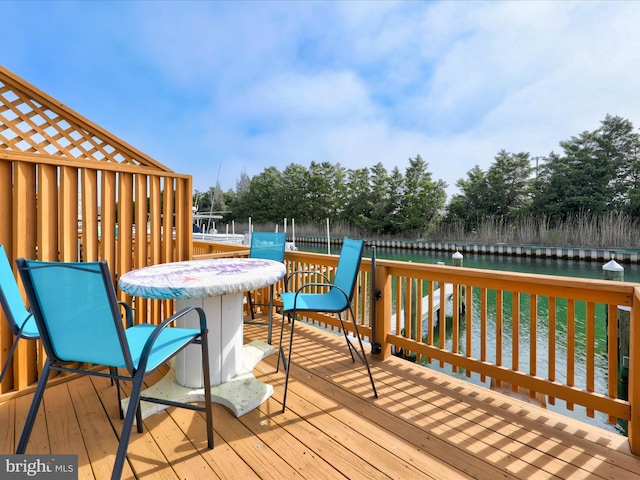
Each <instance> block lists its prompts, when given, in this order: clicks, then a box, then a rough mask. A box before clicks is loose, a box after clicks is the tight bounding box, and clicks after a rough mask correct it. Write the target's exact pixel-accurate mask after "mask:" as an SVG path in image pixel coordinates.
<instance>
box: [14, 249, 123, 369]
mask: <svg viewBox="0 0 640 480" xmlns="http://www.w3.org/2000/svg"><path fill="white" fill-rule="evenodd" d="M16 263H17V265H18V270H19V272H20V276H21V277H22V283H23V285H24V288H25V290H26V292H27V297H28V299H29V303H30V305H31V310H32V312H33V315H34V317H35V320H36V323H37V325H38V329H39V330H40V336H41V339H42V344H43V346H44V349H45V351H46V353H47V356H48V357H49V359H50V360H51V361H52V362H53V363H54V364H55V363H65V362H86V363H93V364H99V365H108V366H115V367H123V368H127V369H128V370H129V371H131V372H132V371H133V366H132V365H133V363H132V361H131V354H130V352H129V348H128V344H127V342H126V338H125V333H124V327H123V325H122V319H121V314H120V311H119V307H118V302H117V299H116V293H115V289H114V287H113V283H112V282H111V276H110V274H109V268H108V266H107V263H106V262H104V261H102V262H39V261H35V260H25V259H24V258H19V259H18V260H16Z"/></svg>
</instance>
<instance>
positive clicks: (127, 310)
mask: <svg viewBox="0 0 640 480" xmlns="http://www.w3.org/2000/svg"><path fill="white" fill-rule="evenodd" d="M118 305H120V306H121V307H123V308H124V315H125V319H126V325H127V327H126V328H129V327H132V326H133V311H132V309H131V305H129V304H128V303H127V302H123V301H122V300H118Z"/></svg>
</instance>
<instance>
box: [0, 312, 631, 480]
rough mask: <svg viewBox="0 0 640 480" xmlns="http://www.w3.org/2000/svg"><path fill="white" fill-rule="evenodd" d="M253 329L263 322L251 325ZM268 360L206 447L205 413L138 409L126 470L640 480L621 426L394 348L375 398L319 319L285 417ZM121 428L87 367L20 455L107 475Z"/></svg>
mask: <svg viewBox="0 0 640 480" xmlns="http://www.w3.org/2000/svg"><path fill="white" fill-rule="evenodd" d="M276 332H277V333H279V323H278V324H276V325H274V339H277V338H278V335H276ZM256 338H259V339H262V340H265V339H266V329H265V328H264V327H259V326H250V325H246V326H245V339H246V340H247V341H250V340H253V339H256ZM275 365H276V356H275V355H273V356H270V357H268V358H267V359H265V360H263V361H261V362H260V363H259V364H258V365H257V366H256V369H255V374H256V376H257V377H258V378H260V379H261V380H262V381H264V382H268V383H271V384H272V385H273V386H274V389H275V393H274V395H273V396H272V397H271V398H270V399H269V400H268V401H266V402H265V403H263V404H262V405H261V406H260V407H259V408H258V409H256V410H253V411H251V412H249V413H247V414H246V415H244V416H242V417H240V418H235V416H233V415H232V414H231V413H229V411H228V410H226V409H225V408H224V407H222V406H220V405H214V427H215V449H214V450H207V449H206V433H205V426H204V419H203V417H202V415H201V414H200V413H196V412H191V411H186V410H183V409H175V408H171V409H169V410H167V411H165V412H162V413H159V414H157V415H153V416H151V417H149V418H147V419H146V420H145V421H144V427H145V432H144V434H142V435H140V434H137V433H136V432H135V431H134V433H133V434H132V437H131V442H130V445H129V453H128V463H127V464H125V471H124V474H123V478H149V479H156V478H167V479H173V478H175V479H178V478H180V479H188V480H198V479H211V478H229V479H252V478H261V479H270V478H273V479H287V478H310V479H313V478H318V479H322V480H328V479H339V478H345V479H359V478H363V479H365V478H366V479H383V478H401V479H427V478H434V479H435V478H442V479H446V480H451V479H454V478H474V479H488V480H495V479H497V478H518V479H521V478H535V479H538V478H560V479H567V478H607V479H632V478H638V479H640V473H638V472H640V457H636V456H634V455H632V454H631V453H630V450H629V446H628V442H627V439H626V438H625V437H623V436H620V435H617V434H615V433H612V432H609V431H606V430H603V429H600V428H597V427H594V426H591V425H587V424H585V423H582V422H579V421H576V420H573V419H571V418H568V417H564V416H562V415H559V414H556V413H554V412H551V411H548V410H544V409H541V408H538V407H536V406H533V405H530V404H527V403H525V402H521V401H519V400H517V399H512V398H510V397H507V396H504V395H501V394H499V393H496V392H492V391H490V390H487V389H484V388H482V387H479V386H476V385H473V384H470V383H467V382H464V381H461V380H458V379H455V378H452V377H449V376H447V375H445V374H440V373H438V372H435V371H432V370H429V369H425V368H422V367H420V366H417V365H414V364H411V363H408V362H405V361H402V360H399V359H396V358H392V359H389V360H388V361H386V362H384V363H381V362H378V361H375V360H373V361H372V371H373V375H374V378H375V380H376V386H377V388H378V392H379V395H380V398H378V399H375V398H373V396H372V393H371V386H370V384H369V380H368V377H367V375H366V370H365V368H364V366H363V365H362V364H360V363H356V364H355V366H354V364H352V363H351V359H350V357H349V356H348V353H347V350H346V346H345V344H344V340H343V339H342V338H340V337H338V336H336V335H332V334H329V333H326V332H324V331H322V330H320V329H317V328H313V327H309V326H306V325H303V324H300V325H298V326H296V338H295V340H294V352H293V365H292V370H291V379H290V386H289V398H288V400H287V411H286V412H285V413H284V414H283V413H281V408H282V404H281V400H282V393H283V384H284V375H283V374H282V372H280V373H275ZM159 375H160V374H158V375H156V376H155V377H151V378H152V381H153V380H154V379H155V380H156V381H157V379H158V378H160V376H159ZM31 398H32V395H25V396H23V397H19V398H17V399H13V400H9V401H6V402H4V403H1V404H0V424H1V425H4V426H6V427H5V428H3V429H2V431H1V432H0V451H1V452H3V453H12V452H13V451H14V449H15V445H16V442H17V440H18V437H19V435H20V432H21V431H22V425H23V421H24V419H25V417H26V412H27V409H28V407H29V405H30V402H31ZM105 412H106V415H105ZM121 427H122V421H121V420H120V419H119V417H118V413H117V399H116V393H115V390H114V387H111V386H110V384H109V381H108V380H106V379H99V378H86V377H82V378H80V379H76V380H73V381H71V382H67V383H63V384H60V385H56V386H54V387H50V389H49V390H48V391H47V393H46V394H45V399H44V403H43V406H41V408H40V415H39V417H38V420H37V422H36V424H35V427H34V430H33V434H32V436H31V441H30V444H29V448H28V450H27V453H54V454H55V453H59V454H62V453H77V454H78V455H79V458H78V461H79V472H78V473H79V478H81V479H84V478H90V479H93V478H96V479H104V478H109V477H110V474H111V468H112V466H113V461H114V459H115V452H116V448H117V441H118V435H119V432H120V429H121Z"/></svg>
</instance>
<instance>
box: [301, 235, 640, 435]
mask: <svg viewBox="0 0 640 480" xmlns="http://www.w3.org/2000/svg"><path fill="white" fill-rule="evenodd" d="M298 248H299V249H300V250H302V251H308V252H319V253H327V247H326V246H321V245H305V244H299V245H298ZM331 253H332V254H339V253H340V249H339V246H337V245H332V246H331ZM365 256H366V257H370V256H371V250H370V249H367V251H365ZM376 256H377V258H378V259H389V260H400V261H409V262H420V263H430V264H435V263H437V262H444V263H445V264H446V265H452V264H453V262H452V258H451V256H452V252H441V251H421V250H404V249H395V248H388V247H376ZM604 263H606V262H588V261H581V260H564V259H546V258H535V257H516V256H506V255H480V254H473V253H465V254H464V260H463V264H464V266H465V267H470V268H483V269H490V270H502V271H510V272H524V273H536V274H544V275H561V276H568V277H581V278H597V279H602V278H603V275H602V266H603V264H604ZM622 266H623V268H624V279H625V281H628V282H639V283H640V265H637V264H622ZM504 300H505V305H504V307H505V319H506V318H509V315H510V312H509V310H510V307H511V305H510V299H509V298H508V295H507V294H506V295H505V299H504ZM476 302H478V304H479V297H478V298H475V295H474V304H475V303H476ZM565 307H566V305H564V304H563V302H561V301H559V302H558V313H557V315H558V319H560V318H561V317H562V315H563V313H564V312H566V308H565ZM477 311H478V309H476V308H474V313H475V312H477ZM528 311H529V306H528V298H527V296H523V299H522V302H521V312H526V315H528ZM581 311H582V312H583V311H584V308H582V307H581V306H580V304H579V303H576V316H577V319H576V320H577V324H576V344H577V346H578V347H579V346H580V344H581V342H582V341H584V329H583V328H582V326H581V325H580V320H579V319H580V317H581V316H583V315H584V313H582V315H581ZM493 312H495V302H494V301H493V302H492V298H491V294H489V299H488V314H489V318H495V315H492V313H493ZM451 313H452V312H451V311H450V309H449V311H448V312H447V314H448V315H451ZM474 317H475V315H474ZM546 318H547V310H546V299H540V302H539V305H538V330H537V335H538V341H537V344H538V347H537V348H538V352H539V355H540V353H541V352H545V351H546V349H547V348H548V337H547V335H546V327H547V325H546ZM521 322H522V323H524V324H527V323H528V320H526V321H524V322H523V319H521ZM473 325H474V332H473V338H479V335H480V332H479V321H476V319H475V318H474V321H473ZM508 327H509V326H508V325H505V331H507V330H508ZM476 328H477V329H478V331H475V330H476ZM489 328H491V324H490V325H489ZM562 328H563V325H562V322H559V323H558V336H557V337H558V341H557V342H556V349H557V355H558V358H559V359H560V358H562V356H563V354H564V349H565V343H566V342H564V341H563V340H562V333H563V331H562ZM596 330H597V331H596V348H595V350H596V359H595V363H596V391H599V392H602V393H604V392H606V384H607V379H606V368H607V353H606V348H607V342H606V320H605V313H604V308H602V309H600V311H598V310H596ZM424 333H425V335H428V332H424ZM436 333H437V332H436ZM465 335H466V332H465V331H464V328H463V329H462V331H461V337H462V338H461V340H460V342H459V343H460V345H461V346H462V347H463V348H464V345H465V342H466V339H465ZM450 342H451V339H450V338H448V339H447V346H448V347H450V345H451V343H450ZM521 342H522V344H523V345H527V344H528V338H524V337H523V338H521ZM491 347H495V341H493V345H489V348H490V349H491ZM503 348H504V346H503ZM478 351H479V346H474V352H478ZM462 353H464V350H463V351H462ZM540 356H542V357H544V355H540ZM580 356H581V354H580V352H579V351H577V352H576V376H577V377H579V376H580V374H581V373H583V372H581V371H580V369H579V368H578V365H579V364H580V360H581V359H580ZM503 359H504V364H505V366H507V367H509V365H508V361H510V351H509V350H508V348H507V349H505V350H504V352H503ZM488 360H489V361H493V360H494V359H493V358H491V357H490V354H489V358H488ZM520 360H521V363H520V368H521V369H522V370H524V371H526V370H528V365H527V363H526V362H527V361H528V352H527V351H526V350H522V347H521V352H520ZM557 363H558V365H557V371H556V375H557V378H558V380H559V381H562V380H563V378H562V376H563V374H564V371H565V366H564V365H563V364H562V362H560V361H559V362H557ZM536 366H537V371H538V372H539V374H541V375H543V376H544V375H545V374H546V372H547V359H546V358H539V360H538V362H537V365H536ZM427 367H428V368H433V369H435V370H440V371H443V372H445V373H447V374H450V375H454V376H456V377H459V378H462V379H464V380H468V381H471V382H473V383H476V384H478V385H483V386H486V387H488V386H489V385H488V382H487V381H484V382H483V381H481V379H480V377H479V376H478V375H472V377H471V378H468V377H467V376H466V375H464V374H460V373H454V372H452V370H451V368H450V367H445V368H444V369H440V368H439V367H438V366H437V365H428V366H427ZM580 383H581V381H580V379H579V378H576V385H579V384H580ZM547 408H549V409H551V410H554V411H557V412H559V413H562V414H565V415H568V416H571V417H574V418H577V419H579V420H582V421H585V422H587V423H590V424H593V425H598V426H599V427H602V428H605V429H607V430H612V431H616V432H619V433H624V429H623V427H622V426H618V425H610V424H608V422H607V421H606V417H605V416H604V415H603V414H599V413H596V417H595V418H589V417H587V416H586V412H585V409H584V408H583V407H579V406H576V407H575V410H573V411H570V410H567V409H566V404H565V402H564V401H561V400H558V401H556V405H550V404H547Z"/></svg>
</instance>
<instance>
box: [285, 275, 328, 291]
mask: <svg viewBox="0 0 640 480" xmlns="http://www.w3.org/2000/svg"><path fill="white" fill-rule="evenodd" d="M304 274H306V275H309V274H314V275H320V276H321V277H322V278H323V279H324V280H325V281H326V282H327V284H330V282H331V281H330V280H329V277H327V276H326V275H325V274H324V273H322V272H320V271H318V270H296V271H295V272H291V273H290V274H289V275H287V276H286V277H284V291H285V292H288V291H289V281H290V280H291V279H292V278H293V277H294V276H297V275H304ZM303 286H304V285H303ZM298 290H299V289H298Z"/></svg>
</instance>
